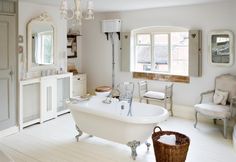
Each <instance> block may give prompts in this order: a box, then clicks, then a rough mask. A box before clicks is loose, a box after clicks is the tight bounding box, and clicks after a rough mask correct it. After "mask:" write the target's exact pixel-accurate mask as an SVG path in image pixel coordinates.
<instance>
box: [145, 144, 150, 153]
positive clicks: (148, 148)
mask: <svg viewBox="0 0 236 162" xmlns="http://www.w3.org/2000/svg"><path fill="white" fill-rule="evenodd" d="M145 145H146V146H147V151H149V150H150V146H151V144H150V143H148V142H145Z"/></svg>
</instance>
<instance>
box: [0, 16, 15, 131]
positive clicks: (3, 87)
mask: <svg viewBox="0 0 236 162" xmlns="http://www.w3.org/2000/svg"><path fill="white" fill-rule="evenodd" d="M15 24H16V16H9V15H1V14H0V91H1V95H0V114H1V116H0V118H1V119H0V130H4V129H7V128H10V127H12V126H15V125H16V95H15V92H16V75H15V74H16V73H15V72H16V25H15Z"/></svg>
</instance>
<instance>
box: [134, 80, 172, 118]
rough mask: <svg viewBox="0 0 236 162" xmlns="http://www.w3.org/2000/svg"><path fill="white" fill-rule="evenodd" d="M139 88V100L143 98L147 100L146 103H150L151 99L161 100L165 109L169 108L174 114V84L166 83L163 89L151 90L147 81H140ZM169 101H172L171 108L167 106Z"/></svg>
mask: <svg viewBox="0 0 236 162" xmlns="http://www.w3.org/2000/svg"><path fill="white" fill-rule="evenodd" d="M138 88H139V102H142V100H146V103H147V104H149V101H151V100H153V101H158V102H161V103H162V104H163V106H164V108H165V109H167V110H169V111H170V113H171V116H173V110H172V107H173V101H172V94H173V84H170V85H166V86H165V89H164V90H163V91H160V92H158V91H151V90H149V89H148V84H147V81H140V82H138ZM167 103H170V107H169V109H168V108H167Z"/></svg>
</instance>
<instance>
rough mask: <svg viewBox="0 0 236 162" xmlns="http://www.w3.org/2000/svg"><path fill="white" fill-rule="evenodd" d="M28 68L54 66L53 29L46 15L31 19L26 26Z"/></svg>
mask: <svg viewBox="0 0 236 162" xmlns="http://www.w3.org/2000/svg"><path fill="white" fill-rule="evenodd" d="M27 34H28V39H27V41H28V42H27V43H28V68H29V70H33V69H36V68H39V67H43V66H44V67H45V66H52V65H54V64H55V59H54V58H55V27H54V25H53V23H52V21H51V19H50V18H49V17H48V16H47V14H46V13H43V14H41V15H40V16H39V17H36V18H33V19H32V20H31V21H30V22H29V23H28V25H27Z"/></svg>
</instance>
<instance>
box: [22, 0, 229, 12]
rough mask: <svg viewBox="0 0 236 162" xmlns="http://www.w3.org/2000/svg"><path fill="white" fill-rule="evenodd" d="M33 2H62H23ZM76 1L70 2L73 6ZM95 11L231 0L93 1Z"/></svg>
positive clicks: (56, 0) (55, 1)
mask: <svg viewBox="0 0 236 162" xmlns="http://www.w3.org/2000/svg"><path fill="white" fill-rule="evenodd" d="M21 1H27V2H33V3H38V4H46V5H56V6H59V5H60V2H61V0H21ZM73 1H74V0H68V2H69V4H70V5H71V6H72V4H73ZM93 1H94V6H95V11H97V12H110V11H126V10H137V9H147V8H156V7H169V6H182V5H194V4H203V3H214V2H219V1H229V0H93ZM86 2H87V0H81V3H82V7H83V8H85V7H86Z"/></svg>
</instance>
